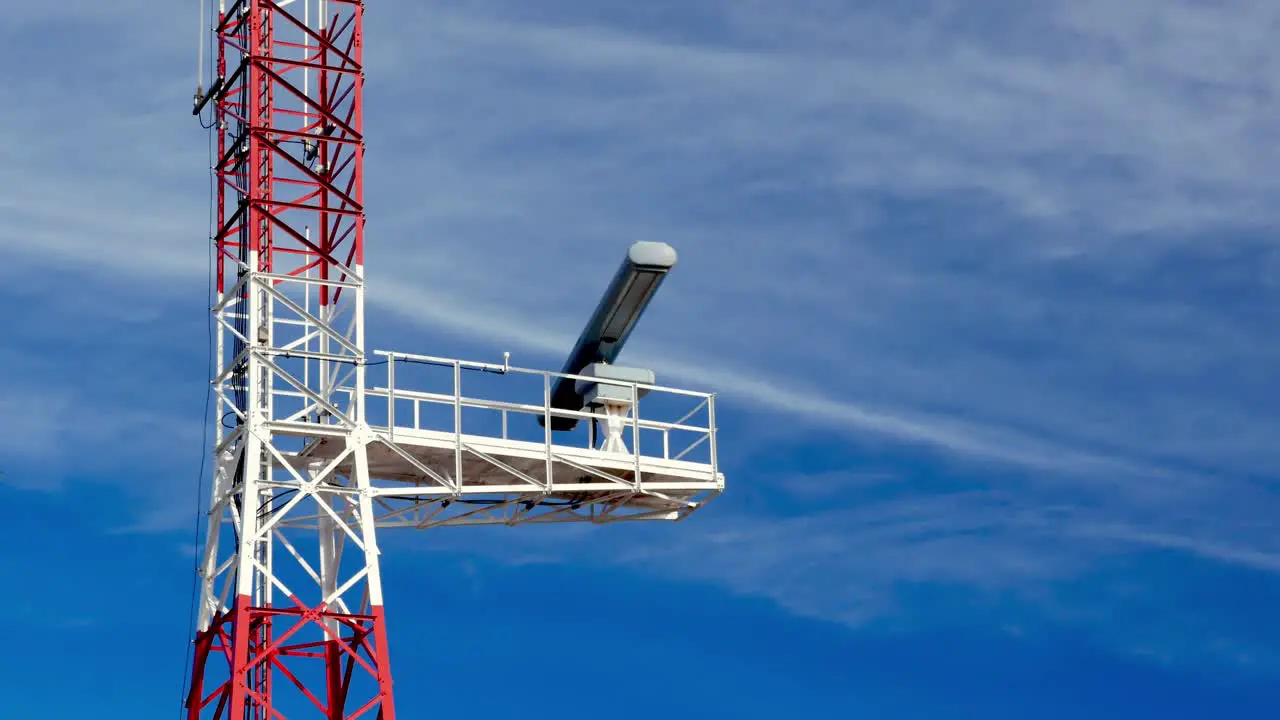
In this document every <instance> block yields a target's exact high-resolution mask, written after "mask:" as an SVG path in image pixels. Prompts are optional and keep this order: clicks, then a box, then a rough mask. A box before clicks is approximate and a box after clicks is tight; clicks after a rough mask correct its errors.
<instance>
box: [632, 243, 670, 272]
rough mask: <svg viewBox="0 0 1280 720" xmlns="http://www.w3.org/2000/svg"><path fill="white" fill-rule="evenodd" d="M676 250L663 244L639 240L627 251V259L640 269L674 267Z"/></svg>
mask: <svg viewBox="0 0 1280 720" xmlns="http://www.w3.org/2000/svg"><path fill="white" fill-rule="evenodd" d="M677 257H678V256H677V254H676V249H675V248H673V247H671V246H670V245H668V244H667V243H664V242H654V241H652V240H641V241H639V242H637V243H634V244H632V245H631V248H630V249H629V250H627V259H628V260H630V261H631V262H632V264H634V265H639V266H640V267H660V268H668V269H670V268H672V267H675V264H676V259H677Z"/></svg>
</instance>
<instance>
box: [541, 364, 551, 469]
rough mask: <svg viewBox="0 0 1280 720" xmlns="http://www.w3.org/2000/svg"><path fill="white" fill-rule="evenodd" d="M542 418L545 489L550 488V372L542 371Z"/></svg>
mask: <svg viewBox="0 0 1280 720" xmlns="http://www.w3.org/2000/svg"><path fill="white" fill-rule="evenodd" d="M542 419H543V423H542V425H543V427H544V428H545V431H544V432H543V438H544V439H543V442H545V443H546V450H547V469H546V473H547V490H550V489H551V475H552V472H553V471H552V469H551V374H550V373H546V372H544V373H542Z"/></svg>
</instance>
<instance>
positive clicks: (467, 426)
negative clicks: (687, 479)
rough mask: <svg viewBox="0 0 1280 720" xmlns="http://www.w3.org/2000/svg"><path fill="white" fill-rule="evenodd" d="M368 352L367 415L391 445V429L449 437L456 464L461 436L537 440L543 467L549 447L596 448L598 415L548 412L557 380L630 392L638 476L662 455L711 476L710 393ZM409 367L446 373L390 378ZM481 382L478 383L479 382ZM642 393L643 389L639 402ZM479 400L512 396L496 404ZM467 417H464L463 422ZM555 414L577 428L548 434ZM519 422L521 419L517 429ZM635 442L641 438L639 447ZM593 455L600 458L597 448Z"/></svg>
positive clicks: (632, 449)
mask: <svg viewBox="0 0 1280 720" xmlns="http://www.w3.org/2000/svg"><path fill="white" fill-rule="evenodd" d="M373 354H374V355H375V356H376V357H378V358H380V359H379V360H377V361H371V362H370V363H369V365H370V372H369V374H368V376H367V378H366V382H367V383H368V387H367V389H366V391H365V397H366V403H367V406H366V417H367V418H368V422H369V424H370V425H371V426H374V427H375V428H376V429H377V428H381V429H384V430H385V431H386V432H387V433H388V435H389V437H390V438H391V439H392V440H395V437H396V433H397V432H400V433H402V434H403V433H404V432H406V431H415V430H416V431H423V430H434V431H443V432H449V433H453V434H454V436H455V442H456V443H457V444H458V448H457V450H458V452H457V453H456V454H457V458H458V462H459V463H460V462H461V457H462V455H463V452H462V450H463V448H462V445H463V442H464V441H463V436H464V435H471V436H477V435H478V436H483V437H489V438H500V439H502V440H524V441H527V442H541V443H543V444H544V445H545V446H546V448H547V451H548V452H547V454H548V464H550V463H551V455H552V452H553V450H554V449H556V448H565V447H576V448H581V449H592V450H596V449H597V448H598V446H599V440H600V438H599V437H598V434H597V433H596V432H595V423H594V422H593V421H594V420H600V419H601V418H600V417H599V416H597V415H595V414H594V413H592V412H590V411H588V410H576V411H575V410H562V409H559V408H553V407H551V389H552V386H553V385H554V384H555V383H556V382H557V381H558V380H560V379H561V378H567V379H568V380H571V381H576V380H585V381H589V382H593V383H599V384H605V385H615V386H620V387H625V388H628V389H629V391H630V393H631V400H632V405H631V408H632V409H631V413H630V416H629V417H628V418H627V425H628V428H627V429H628V431H629V432H628V436H629V437H628V439H629V440H630V443H629V448H628V450H629V451H630V454H631V456H632V457H633V458H634V461H635V463H636V472H637V476H638V475H639V470H640V467H639V465H640V461H641V459H642V458H661V459H664V460H681V461H686V462H697V463H701V464H707V465H710V466H711V470H712V472H713V477H715V474H714V473H715V472H716V464H717V463H716V438H715V435H716V429H715V394H714V393H709V392H699V391H695V390H685V389H681V388H673V387H667V386H662V385H651V384H646V383H637V382H627V381H621V380H612V379H607V378H598V377H588V376H585V375H572V374H566V373H559V372H552V371H548V370H536V369H529V368H521V367H515V366H512V365H510V364H496V363H485V362H476V361H470V360H459V359H454V358H442V357H434V356H429V355H416V354H410V353H400V352H390V351H384V350H376V351H374V353H373ZM379 367H384V368H385V372H386V375H385V377H386V383H385V385H380V384H378V383H377V381H376V380H375V379H374V378H373V371H374V370H375V369H377V368H379ZM409 367H412V368H414V369H415V370H416V371H417V372H418V373H423V372H426V373H431V372H435V373H439V374H444V373H448V376H447V377H443V378H442V377H439V376H438V375H437V376H436V377H435V378H433V379H434V381H435V382H428V379H423V378H417V379H415V381H414V382H411V383H408V384H406V383H405V382H404V381H403V379H398V378H397V373H398V372H399V373H401V374H403V373H404V372H405V369H406V368H409ZM472 376H474V378H475V379H474V380H472V379H471V378H472ZM464 377H466V378H468V379H469V380H470V381H469V382H468V383H467V384H468V388H466V389H464V387H463V385H464ZM481 378H483V382H480V379H481ZM424 385H432V386H434V387H435V388H436V391H431V390H422V389H418V388H421V387H423V386H424ZM478 386H483V387H478ZM472 388H475V389H474V390H473V389H472ZM521 390H523V391H524V393H523V395H524V398H523V399H524V400H525V401H524V402H521V401H519V399H520V395H521ZM486 391H487V392H486ZM642 391H647V394H646V395H645V396H644V397H640V393H641V392H642ZM486 395H491V396H492V395H501V396H502V397H503V398H512V397H515V398H517V399H516V400H512V399H496V398H495V397H491V396H490V397H486ZM538 396H540V397H538ZM535 400H536V402H535ZM477 412H478V413H479V414H478V415H477V414H476V413H477ZM468 413H471V416H470V417H467V418H465V421H464V416H465V415H467V414H468ZM539 417H540V418H541V419H542V421H543V422H542V427H537V425H536V423H534V422H533V421H534V420H536V419H537V418H539ZM555 417H564V418H569V417H572V418H576V419H578V420H579V427H578V429H576V430H575V431H571V432H556V433H553V432H552V431H551V429H550V427H551V419H552V418H555ZM522 420H527V421H528V422H525V423H524V424H523V425H522V424H521V421H522ZM659 438H660V442H658V440H659ZM642 439H645V440H647V441H645V442H642ZM597 452H601V453H604V451H602V450H597ZM548 470H550V468H548Z"/></svg>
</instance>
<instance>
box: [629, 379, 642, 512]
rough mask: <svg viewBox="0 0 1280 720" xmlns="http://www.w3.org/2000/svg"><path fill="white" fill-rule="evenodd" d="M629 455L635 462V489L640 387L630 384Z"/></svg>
mask: <svg viewBox="0 0 1280 720" xmlns="http://www.w3.org/2000/svg"><path fill="white" fill-rule="evenodd" d="M631 454H632V455H633V456H634V457H635V461H636V487H637V488H639V487H640V386H639V385H637V384H636V383H631Z"/></svg>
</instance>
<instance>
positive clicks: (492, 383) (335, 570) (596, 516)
mask: <svg viewBox="0 0 1280 720" xmlns="http://www.w3.org/2000/svg"><path fill="white" fill-rule="evenodd" d="M363 17H364V3H363V2H353V1H349V0H238V1H237V2H229V1H228V0H222V1H221V2H220V3H219V5H218V7H217V12H216V14H215V15H214V16H213V18H211V19H210V22H212V23H213V25H212V31H213V32H212V34H213V35H214V36H215V38H216V44H215V48H216V62H215V64H214V77H213V79H212V82H210V83H209V84H208V89H207V91H203V90H198V91H197V95H196V99H195V107H194V108H193V114H194V115H198V116H200V117H201V119H202V121H203V124H204V125H206V126H207V127H210V129H211V131H212V132H213V133H214V134H215V136H216V152H215V153H214V165H213V173H214V175H215V179H216V191H215V197H214V203H215V206H216V222H215V235H214V238H213V242H214V246H215V253H216V296H215V298H213V302H214V304H213V307H212V313H213V316H214V322H215V328H216V335H215V337H216V340H215V348H214V354H215V363H214V365H215V370H214V377H213V378H212V386H213V388H212V389H213V393H214V395H213V399H214V403H215V406H216V411H215V419H216V420H217V421H218V422H217V432H216V436H215V438H214V441H213V442H214V446H213V449H212V452H213V482H212V494H211V498H210V503H209V507H208V511H207V518H206V523H205V532H204V537H203V549H202V552H201V555H200V560H199V594H198V613H197V618H196V627H195V636H194V639H193V643H194V654H193V655H194V657H193V661H192V662H191V665H190V667H189V670H190V676H189V682H188V685H187V691H186V698H185V713H186V716H187V717H188V718H189V719H190V720H195V719H197V718H218V719H220V720H221V719H226V720H280V719H283V718H289V719H292V718H304V717H312V718H324V719H325V720H354V719H355V718H360V717H367V718H380V719H382V720H394V718H395V709H394V707H395V706H394V702H393V684H392V679H391V665H390V662H389V655H388V631H387V620H386V616H385V613H384V609H383V598H382V579H381V577H382V576H381V567H380V560H381V553H380V550H379V544H378V531H379V530H381V529H387V528H416V529H425V528H433V527H439V526H446V525H473V524H507V525H515V524H523V523H540V522H594V523H608V522H616V521H623V520H678V519H681V518H683V517H686V516H687V515H688V514H689V513H691V512H693V511H694V510H696V509H698V508H699V507H701V506H702V505H704V504H705V503H706V502H707V500H709V499H711V498H712V497H714V496H715V495H717V494H719V493H720V492H721V491H722V490H723V487H724V477H723V475H722V474H721V473H720V472H719V470H718V468H717V460H716V438H715V398H714V397H713V396H712V395H711V394H709V393H701V392H695V391H691V390H680V389H675V388H668V387H661V386H658V385H656V384H655V381H654V377H653V373H652V372H650V371H648V370H643V369H636V368H625V367H619V366H616V365H614V364H613V363H614V360H615V359H616V357H617V354H618V352H619V351H620V349H621V347H622V345H623V344H624V343H625V341H626V338H627V337H628V336H629V334H630V333H631V330H632V328H633V327H634V325H635V322H636V320H637V319H638V318H639V316H640V314H641V313H642V312H643V310H644V307H645V306H646V305H647V303H648V301H649V299H650V298H651V297H652V295H653V293H654V292H655V291H656V289H657V287H658V285H659V284H660V282H661V281H662V278H663V277H665V275H666V273H667V272H668V271H669V270H670V269H671V267H672V266H673V265H674V263H675V253H674V251H673V250H672V249H671V248H670V247H669V246H666V245H663V244H661V243H637V244H635V245H633V246H632V247H631V249H630V251H629V252H628V255H627V257H626V259H625V260H624V262H623V264H622V266H621V267H620V268H619V269H618V271H617V272H616V273H615V274H614V275H613V279H612V281H611V282H610V283H609V285H608V290H607V292H606V295H605V297H604V298H603V299H602V300H601V301H600V302H599V303H598V305H597V307H596V311H595V313H594V315H593V316H592V318H591V320H590V321H589V322H588V323H587V327H586V328H585V329H584V331H583V334H582V337H581V338H580V339H579V341H578V343H577V345H576V346H575V347H574V349H573V351H572V352H571V353H570V356H569V361H568V362H567V363H566V365H565V367H564V369H563V370H562V371H561V372H547V371H541V370H528V369H523V368H517V367H513V366H512V365H511V364H510V363H509V361H507V360H505V359H504V361H503V362H502V363H501V364H497V363H483V362H472V361H466V360H458V359H451V358H442V357H433V356H426V355H417V354H409V353H400V352H383V351H378V352H376V353H374V354H373V355H374V357H373V358H369V357H368V356H367V354H366V352H365V333H364V315H365V282H364V227H365V215H364V183H363V178H364V168H363V164H364V139H363V93H364V71H363V64H362V58H363V55H364V37H363V29H364V28H363ZM397 371H399V372H400V373H401V377H400V379H399V380H397V376H396V375H397ZM375 376H376V377H375ZM464 385H467V387H465V388H464ZM641 398H645V403H644V404H645V407H646V410H645V411H644V413H642V412H641V408H640V400H641ZM579 420H586V421H587V422H581V423H579Z"/></svg>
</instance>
